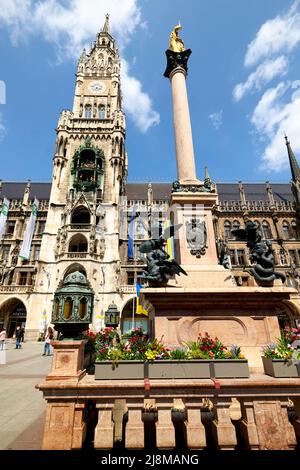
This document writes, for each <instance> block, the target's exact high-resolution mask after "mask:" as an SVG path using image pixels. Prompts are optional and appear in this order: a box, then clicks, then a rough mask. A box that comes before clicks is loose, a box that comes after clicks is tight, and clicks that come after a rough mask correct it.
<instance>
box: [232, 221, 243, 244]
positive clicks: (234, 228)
mask: <svg viewBox="0 0 300 470" xmlns="http://www.w3.org/2000/svg"><path fill="white" fill-rule="evenodd" d="M240 225H241V224H240V223H239V221H238V220H234V221H233V224H232V230H238V229H239V228H240ZM230 238H234V239H235V240H236V237H234V236H233V235H231V237H230Z"/></svg>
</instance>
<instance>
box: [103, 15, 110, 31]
mask: <svg viewBox="0 0 300 470" xmlns="http://www.w3.org/2000/svg"><path fill="white" fill-rule="evenodd" d="M102 33H109V34H110V31H109V14H108V13H107V14H106V15H105V22H104V25H103V28H102Z"/></svg>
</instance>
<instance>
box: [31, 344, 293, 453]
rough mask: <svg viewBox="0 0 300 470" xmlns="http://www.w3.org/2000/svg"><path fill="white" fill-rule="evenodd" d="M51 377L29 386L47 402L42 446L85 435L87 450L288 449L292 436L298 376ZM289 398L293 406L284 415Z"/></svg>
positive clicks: (69, 445)
mask: <svg viewBox="0 0 300 470" xmlns="http://www.w3.org/2000/svg"><path fill="white" fill-rule="evenodd" d="M62 354H63V351H62V350H61V351H60V355H62ZM54 359H55V357H54ZM60 359H61V360H62V359H63V358H62V356H61V358H60ZM52 375H53V376H52V377H51V380H49V379H48V380H46V381H45V382H44V383H42V384H39V385H38V386H37V387H38V388H39V389H40V390H41V391H42V392H43V394H44V398H45V399H46V400H47V402H48V404H47V412H46V424H45V430H44V440H43V448H44V449H80V448H82V447H84V445H85V444H84V441H85V439H86V436H87V435H89V436H91V435H92V436H93V438H92V439H91V442H90V443H89V444H90V445H91V443H92V445H93V446H94V448H95V449H113V448H114V446H115V445H116V443H117V442H120V441H122V442H123V444H124V446H125V448H127V449H140V450H141V449H151V448H152V449H153V448H158V449H163V450H170V449H173V448H175V446H176V445H178V444H179V445H180V446H181V448H185V449H189V450H196V449H198V450H200V449H215V450H217V449H219V450H229V449H235V450H238V449H252V450H255V449H261V450H275V449H276V450H293V449H295V447H296V445H297V438H298V440H299V439H300V379H275V378H272V377H269V376H266V375H263V374H261V375H251V377H250V378H249V379H230V380H229V379H219V380H218V381H216V380H212V379H201V380H200V379H199V380H195V379H194V380H187V379H185V380H162V379H160V380H151V381H148V380H147V379H146V382H144V381H143V380H118V381H117V380H115V381H113V380H112V381H110V380H95V378H94V376H93V375H85V376H84V377H83V378H81V379H80V380H55V373H54V374H53V372H52ZM232 399H235V400H234V404H233V401H232ZM289 400H292V402H293V403H294V410H295V411H294V416H293V417H292V418H291V417H290V419H289V413H288V406H289V405H290V401H289ZM207 403H210V404H211V409H210V410H209V409H208V408H207ZM236 407H237V408H238V413H236V410H235V408H236ZM122 423H123V424H122ZM124 423H125V425H124ZM179 441H180V442H179Z"/></svg>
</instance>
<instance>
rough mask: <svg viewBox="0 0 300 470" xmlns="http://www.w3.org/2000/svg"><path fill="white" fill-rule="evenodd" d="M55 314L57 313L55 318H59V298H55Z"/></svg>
mask: <svg viewBox="0 0 300 470" xmlns="http://www.w3.org/2000/svg"><path fill="white" fill-rule="evenodd" d="M54 315H55V320H56V321H58V320H59V299H55V304H54Z"/></svg>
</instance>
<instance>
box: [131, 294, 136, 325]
mask: <svg viewBox="0 0 300 470" xmlns="http://www.w3.org/2000/svg"><path fill="white" fill-rule="evenodd" d="M134 301H135V297H133V299H132V328H131V329H132V330H133V329H134V307H135V305H134V304H135V302H134Z"/></svg>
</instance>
